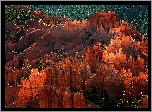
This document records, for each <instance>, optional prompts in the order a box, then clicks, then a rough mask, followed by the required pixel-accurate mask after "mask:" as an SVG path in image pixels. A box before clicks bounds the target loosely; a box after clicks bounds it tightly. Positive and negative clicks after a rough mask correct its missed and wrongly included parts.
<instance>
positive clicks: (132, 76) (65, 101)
mask: <svg viewBox="0 0 152 112" xmlns="http://www.w3.org/2000/svg"><path fill="white" fill-rule="evenodd" d="M14 8H18V6H15V7H14ZM33 14H34V15H35V16H37V18H39V20H36V19H30V20H29V21H28V22H27V24H28V25H29V27H28V28H26V29H24V30H26V34H25V35H23V36H22V37H21V38H20V39H19V40H18V41H17V42H16V43H13V42H12V41H6V42H5V47H6V48H5V53H6V55H5V57H6V64H5V68H6V70H5V87H6V88H7V89H6V95H5V99H6V107H7V108H9V107H14V108H15V106H18V107H26V105H28V104H31V103H33V102H34V101H37V100H38V104H37V105H35V106H30V107H31V108H34V107H37V106H38V108H98V107H99V108H101V107H102V105H103V103H101V102H102V100H100V103H99V102H96V103H95V104H93V103H94V102H92V101H91V100H90V101H89V100H88V99H87V97H86V96H87V93H91V91H92V89H91V87H95V88H96V89H98V90H99V91H98V92H97V93H94V95H95V96H97V97H99V94H101V93H100V91H101V90H105V91H106V92H107V93H108V95H107V97H108V99H109V100H110V101H109V102H110V103H111V101H112V99H114V98H118V99H121V98H122V97H123V99H125V101H127V100H128V99H129V98H130V97H132V96H134V97H135V98H138V99H139V100H141V101H142V103H141V105H140V107H141V108H147V106H148V100H147V98H144V97H143V98H139V96H140V94H141V93H142V95H144V96H146V95H148V68H147V66H148V39H147V40H146V38H145V37H144V36H140V33H139V32H138V31H137V29H136V27H134V30H133V31H131V26H130V24H129V23H128V22H126V21H122V23H121V25H119V20H118V17H117V15H116V14H115V12H97V13H95V14H91V15H90V20H89V21H87V20H82V21H78V20H74V21H71V20H68V18H66V17H63V18H59V17H57V16H54V17H53V18H50V17H49V16H48V15H44V13H43V12H42V11H38V10H37V11H34V12H33ZM42 21H43V22H45V23H47V25H46V24H44V23H43V22H42ZM48 24H49V25H48ZM9 26H11V27H12V29H11V28H10V27H9ZM19 29H20V28H19V27H18V26H17V25H12V24H6V30H7V31H6V32H5V33H8V32H11V31H12V30H16V31H18V30H19ZM25 43H26V44H25ZM12 50H14V51H17V53H15V52H12ZM22 57H26V58H25V59H24V60H23V64H22V65H23V66H22V67H21V68H20V70H19V69H18V66H19V60H20V59H21V58H22ZM38 61H41V62H42V63H41V66H42V70H40V71H39V70H38V66H37V65H36V63H37V62H38ZM35 66H37V67H35ZM19 83H20V84H19ZM124 91H125V92H124ZM122 92H124V93H123V94H122ZM102 94H103V93H102ZM7 95H8V97H6V96H7ZM12 96H13V97H12ZM91 97H92V96H91ZM102 97H103V96H102ZM101 99H102V98H101ZM15 102H18V104H15ZM115 103H116V104H117V103H119V101H117V100H116V101H115ZM19 104H21V106H19ZM98 104H100V105H99V106H98ZM12 105H13V106H12ZM14 105H15V106H14ZM100 106H101V107H100Z"/></svg>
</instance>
